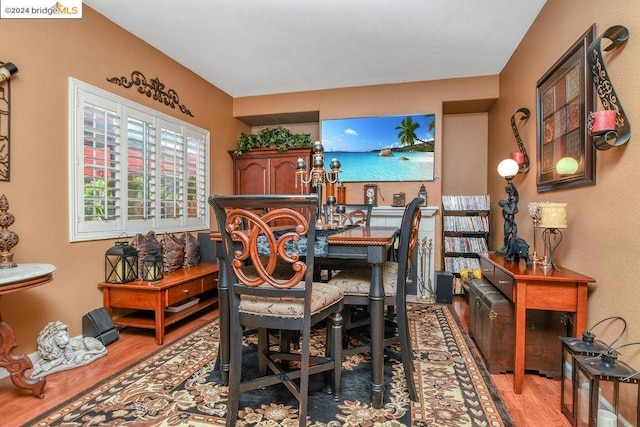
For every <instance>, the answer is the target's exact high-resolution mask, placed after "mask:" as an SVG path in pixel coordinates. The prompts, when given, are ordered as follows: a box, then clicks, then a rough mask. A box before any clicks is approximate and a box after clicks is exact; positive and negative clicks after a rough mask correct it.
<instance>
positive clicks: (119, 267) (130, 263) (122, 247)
mask: <svg viewBox="0 0 640 427" xmlns="http://www.w3.org/2000/svg"><path fill="white" fill-rule="evenodd" d="M137 278H138V251H136V249H135V248H134V247H133V246H129V243H128V242H127V241H126V240H117V241H116V244H115V246H112V247H110V248H109V249H107V252H106V253H105V263H104V281H105V282H107V283H126V282H131V281H133V280H136V279H137Z"/></svg>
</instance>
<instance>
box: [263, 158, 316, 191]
mask: <svg viewBox="0 0 640 427" xmlns="http://www.w3.org/2000/svg"><path fill="white" fill-rule="evenodd" d="M297 160H298V156H284V155H280V156H277V157H272V158H271V159H269V161H270V166H269V167H270V170H269V172H270V174H269V178H270V183H269V193H270V194H306V193H307V191H306V186H305V185H301V184H300V182H299V178H298V177H297V176H296V161H297ZM296 179H298V181H297V182H296Z"/></svg>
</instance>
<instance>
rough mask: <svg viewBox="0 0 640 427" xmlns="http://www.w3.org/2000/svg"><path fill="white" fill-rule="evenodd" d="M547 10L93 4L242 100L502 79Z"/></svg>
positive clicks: (457, 2)
mask: <svg viewBox="0 0 640 427" xmlns="http://www.w3.org/2000/svg"><path fill="white" fill-rule="evenodd" d="M545 1H546V0H483V1H481V0H171V1H169V0H135V1H131V0H84V3H85V4H86V5H88V6H90V7H91V8H93V9H95V10H96V11H98V12H99V13H101V14H102V15H104V16H106V17H107V18H109V19H110V20H112V21H113V22H115V23H116V24H118V25H120V26H121V27H123V28H125V29H126V30H128V31H129V32H131V33H133V34H134V35H136V36H138V37H140V38H141V39H142V40H144V41H146V42H147V43H149V44H150V45H152V46H154V47H156V48H157V49H159V50H160V51H162V52H164V53H165V54H166V55H168V56H169V57H171V58H173V59H175V60H176V61H178V62H179V63H181V64H183V65H184V66H185V67H187V68H189V69H190V70H192V71H193V72H195V73H196V74H198V75H199V76H201V77H202V78H204V79H205V80H207V81H209V82H210V83H212V84H213V85H215V86H217V87H218V88H220V89H222V90H223V91H225V92H226V93H228V94H229V95H231V96H232V97H234V98H235V97H242V96H251V95H265V94H274V93H284V92H298V91H306V90H316V89H328V88H341V87H352V86H364V85H374V84H384V83H401V82H413V81H424V80H439V79H445V78H457V77H470V76H484V75H495V74H498V73H499V72H500V71H501V70H502V68H503V67H504V66H505V64H506V63H507V61H508V60H509V58H510V57H511V55H512V53H513V51H514V50H515V49H516V47H517V46H518V44H519V43H520V41H521V40H522V37H523V36H524V35H525V33H526V32H527V30H528V29H529V27H530V25H531V23H532V22H533V21H534V19H535V18H536V16H537V15H538V13H539V12H540V9H542V7H543V6H544V3H545ZM140 71H142V72H144V70H140Z"/></svg>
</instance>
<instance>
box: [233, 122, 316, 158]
mask: <svg viewBox="0 0 640 427" xmlns="http://www.w3.org/2000/svg"><path fill="white" fill-rule="evenodd" d="M274 147H275V148H276V150H278V153H284V152H285V151H287V150H288V149H289V148H302V147H311V135H310V134H308V133H295V134H294V133H291V132H290V131H289V129H286V128H283V127H282V126H278V127H276V128H269V127H268V128H263V129H261V130H260V132H258V133H257V134H254V133H249V134H246V133H244V132H241V133H240V135H238V148H237V149H236V151H235V154H242V153H245V152H247V151H251V150H255V149H257V148H274Z"/></svg>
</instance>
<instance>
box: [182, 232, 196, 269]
mask: <svg viewBox="0 0 640 427" xmlns="http://www.w3.org/2000/svg"><path fill="white" fill-rule="evenodd" d="M180 243H182V244H183V245H184V261H183V262H182V266H183V267H185V268H189V267H193V266H194V265H198V264H199V263H200V242H198V239H197V238H196V237H194V236H193V235H192V234H191V233H189V232H185V233H184V234H183V235H182V237H181V238H180Z"/></svg>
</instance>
